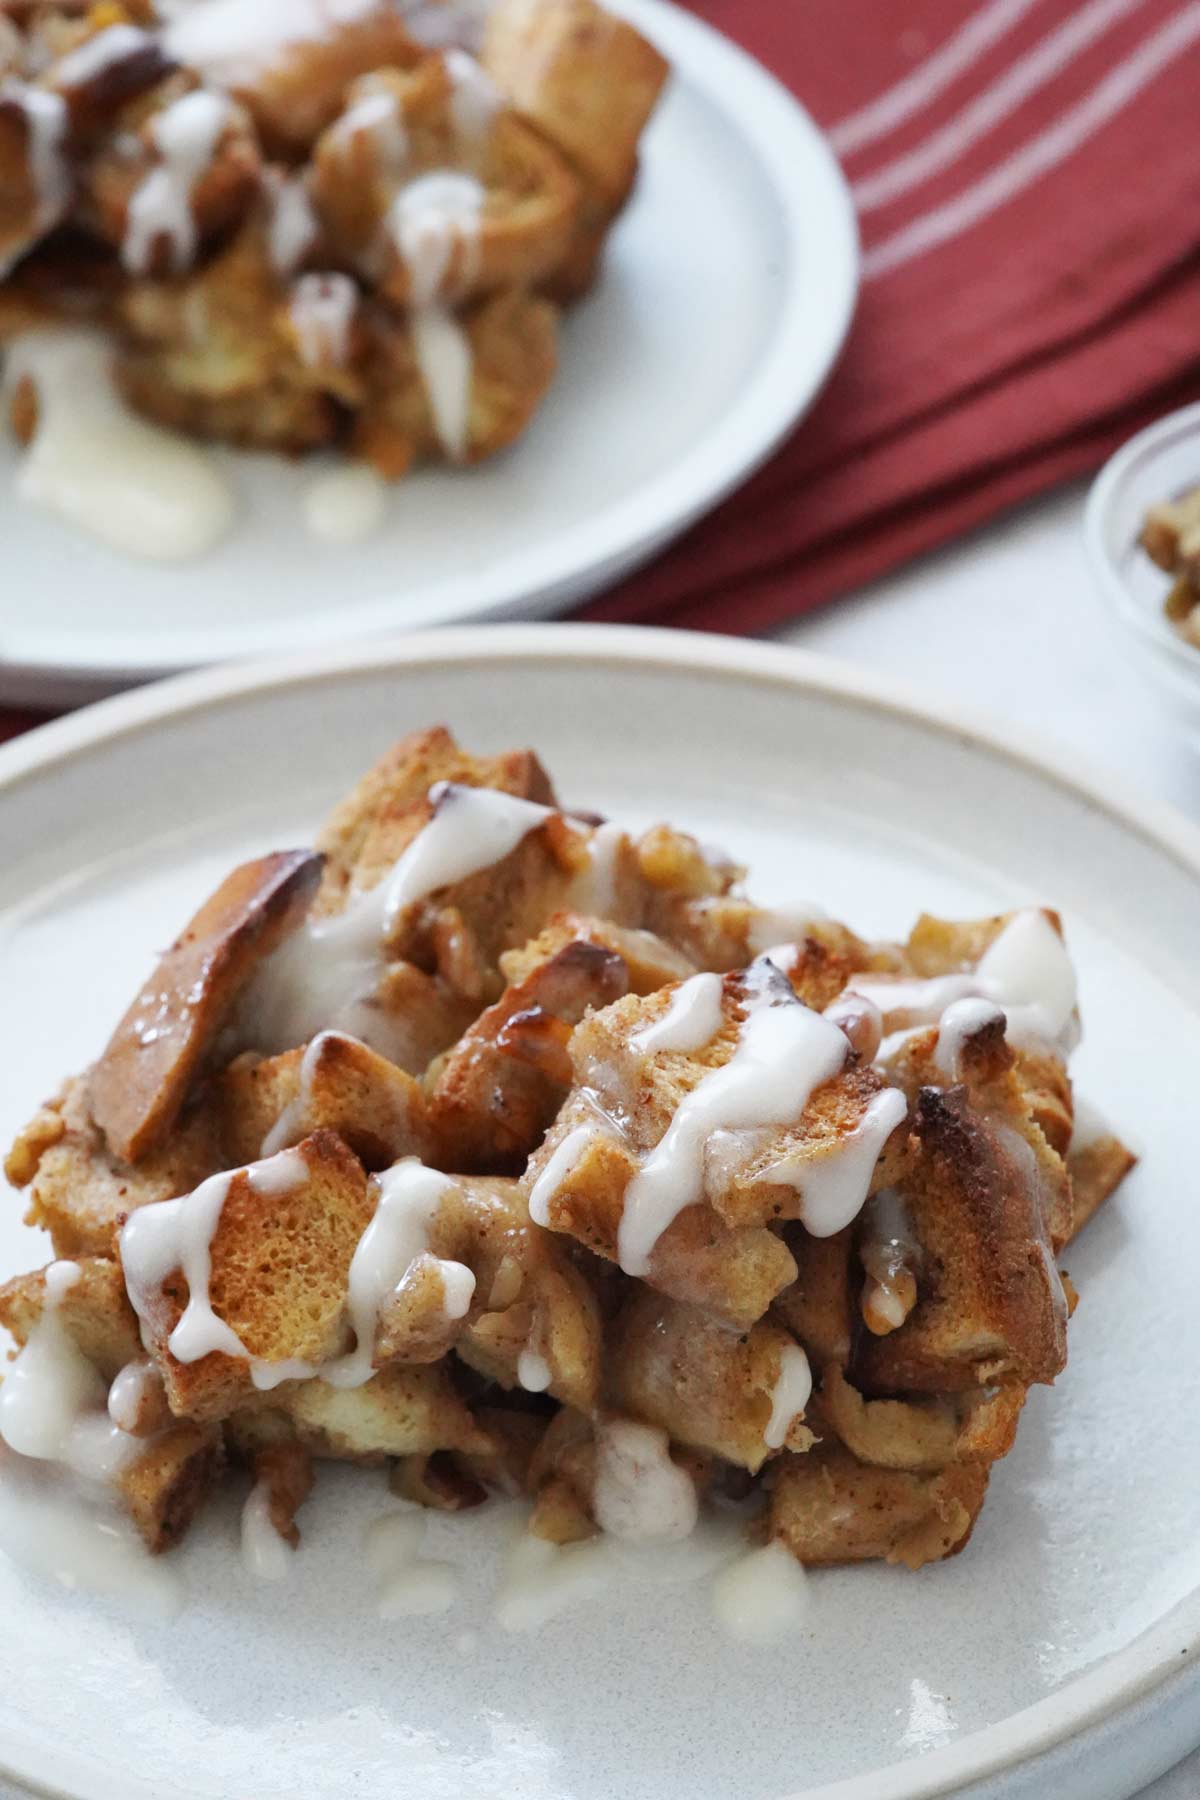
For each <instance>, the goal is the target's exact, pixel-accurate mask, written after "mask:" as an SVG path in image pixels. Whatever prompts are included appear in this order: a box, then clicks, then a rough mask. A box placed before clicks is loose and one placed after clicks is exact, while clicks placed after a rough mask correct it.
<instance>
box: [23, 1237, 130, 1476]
mask: <svg viewBox="0 0 1200 1800" xmlns="http://www.w3.org/2000/svg"><path fill="white" fill-rule="evenodd" d="M79 1278H80V1268H79V1265H78V1263H74V1262H55V1263H51V1264H50V1267H49V1268H48V1269H47V1270H46V1274H45V1277H44V1282H45V1286H44V1299H43V1306H42V1311H41V1314H40V1316H39V1318H38V1319H37V1321H36V1323H35V1324H34V1326H33V1328H32V1330H31V1331H30V1333H29V1336H28V1337H27V1338H26V1340H25V1343H24V1345H23V1346H22V1348H21V1350H20V1351H19V1352H18V1354H17V1356H16V1358H15V1360H14V1361H13V1364H12V1366H11V1368H10V1369H9V1370H8V1373H7V1374H6V1376H5V1378H4V1384H3V1387H0V1437H3V1439H4V1441H5V1443H6V1444H7V1445H8V1447H9V1448H10V1450H15V1451H17V1452H18V1454H19V1455H21V1456H27V1457H31V1458H34V1459H36V1460H37V1461H39V1462H50V1463H59V1464H61V1465H62V1466H63V1467H64V1468H66V1469H68V1470H69V1471H70V1472H71V1473H72V1474H73V1475H76V1476H79V1477H81V1478H82V1479H83V1480H85V1481H89V1482H95V1483H99V1484H110V1483H112V1482H114V1481H115V1480H116V1479H117V1477H118V1476H119V1475H120V1473H121V1471H122V1469H124V1468H125V1466H126V1464H128V1463H129V1462H131V1461H132V1460H133V1459H134V1458H135V1457H137V1456H139V1455H140V1454H141V1453H142V1451H143V1450H144V1449H145V1448H146V1444H145V1442H144V1441H143V1440H141V1439H139V1438H136V1437H132V1436H130V1435H129V1433H128V1432H125V1431H122V1430H121V1429H120V1428H119V1426H117V1425H115V1424H114V1423H113V1422H112V1420H111V1418H110V1417H109V1415H108V1411H107V1408H106V1402H107V1397H108V1390H107V1388H106V1385H105V1383H104V1380H103V1378H102V1376H101V1375H100V1372H99V1370H98V1369H97V1368H96V1366H95V1364H94V1363H92V1362H90V1361H89V1360H88V1358H87V1357H86V1356H85V1355H84V1354H83V1351H82V1350H81V1349H80V1348H79V1346H78V1344H77V1343H76V1342H75V1339H74V1338H73V1337H72V1335H71V1333H70V1332H69V1331H68V1330H67V1328H66V1326H65V1325H64V1324H63V1323H62V1321H61V1319H60V1318H59V1316H58V1311H59V1307H60V1306H61V1304H62V1301H63V1297H64V1295H66V1294H67V1293H69V1291H70V1290H71V1288H72V1287H74V1286H75V1284H76V1282H77V1281H78V1280H79Z"/></svg>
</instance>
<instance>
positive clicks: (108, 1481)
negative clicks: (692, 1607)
mask: <svg viewBox="0 0 1200 1800" xmlns="http://www.w3.org/2000/svg"><path fill="white" fill-rule="evenodd" d="M290 116H291V115H290V112H289V113H287V114H285V115H283V117H285V118H286V117H290ZM742 878H743V871H742V870H740V869H739V868H736V867H734V866H733V865H732V864H731V863H730V862H729V861H728V860H727V859H726V858H725V857H724V856H723V855H721V854H720V853H719V852H716V851H713V850H711V849H707V848H705V847H703V846H702V845H701V844H700V843H698V842H697V841H696V840H695V839H693V838H691V837H689V836H688V835H686V833H684V832H682V831H680V830H677V829H676V828H674V827H673V826H668V825H658V826H655V827H654V828H653V829H651V830H648V831H645V832H643V833H642V834H641V835H640V836H636V837H635V836H633V835H631V834H630V833H629V832H627V831H626V830H624V829H622V827H621V826H620V825H619V824H617V823H612V822H608V821H605V820H602V819H600V818H598V817H597V816H596V815H594V814H590V813H584V812H578V811H573V810H571V808H570V807H569V806H566V807H564V806H563V805H562V804H560V802H559V801H558V799H557V798H556V795H555V792H554V790H553V788H552V786H551V782H550V779H549V777H548V775H547V774H546V772H545V771H544V770H543V768H542V767H541V765H540V763H539V762H538V760H537V758H536V756H534V755H533V754H532V753H531V752H529V751H523V750H518V751H511V752H509V753H507V754H502V755H496V756H487V757H476V756H473V755H470V754H468V753H467V752H466V751H464V750H462V749H460V748H459V746H458V745H457V743H456V742H455V741H454V740H453V738H452V737H451V736H450V735H449V734H448V733H447V732H446V731H444V730H440V729H435V730H430V731H426V732H423V733H420V734H417V735H415V736H412V737H409V738H406V739H405V740H403V741H402V742H401V743H399V744H397V745H396V746H395V747H394V748H393V749H392V750H391V751H389V752H388V753H387V755H385V756H384V757H383V759H382V760H381V761H380V762H379V763H378V764H377V766H376V767H375V768H374V769H372V770H371V771H370V772H369V773H368V774H367V775H366V776H365V777H364V778H363V780H362V781H361V782H360V784H359V785H358V787H356V788H355V789H354V791H353V792H352V793H351V794H350V795H349V796H348V798H347V799H346V800H345V801H344V802H343V803H342V804H341V805H340V806H339V807H338V808H337V810H336V811H335V812H334V814H333V816H332V818H331V819H330V820H329V822H328V823H327V825H326V826H325V828H324V830H323V831H322V832H321V834H320V836H319V838H318V840H317V845H316V848H315V849H311V850H309V849H294V850H276V851H272V852H269V853H267V854H265V855H263V856H262V857H260V858H259V859H258V860H256V861H253V862H249V863H246V864H244V865H243V866H241V867H240V868H237V869H235V870H233V871H232V873H231V874H230V875H229V876H228V877H227V878H226V880H225V881H224V882H223V883H222V884H221V886H220V887H219V888H218V889H217V891H216V892H215V893H214V894H213V895H212V896H211V897H210V898H209V899H207V900H205V901H204V903H203V904H202V905H201V907H200V909H199V911H198V912H197V913H196V914H195V916H194V917H193V918H192V919H191V921H190V922H189V923H188V924H187V925H186V926H185V927H184V929H183V932H182V935H181V936H180V937H179V939H178V940H177V942H176V943H175V944H174V945H173V946H172V947H171V948H170V949H169V950H168V951H167V952H166V954H165V955H164V956H163V957H162V959H161V960H160V962H159V964H158V966H157V968H156V969H155V970H154V971H153V973H152V974H151V975H150V976H149V978H148V979H147V981H146V983H145V985H144V987H143V988H142V989H141V991H140V992H139V993H138V994H136V995H135V996H134V998H133V1000H132V1002H131V1004H130V1006H129V1009H128V1011H127V1012H126V1014H125V1016H124V1017H123V1018H122V1019H121V1020H120V1022H119V1023H118V1024H117V1026H116V1028H115V1030H114V1031H113V1034H112V1036H111V1038H110V1039H109V1041H108V1044H107V1046H106V1047H105V1048H104V1049H103V1050H102V1051H101V1052H100V1054H99V1056H98V1058H97V1060H96V1062H95V1063H94V1064H93V1065H92V1066H91V1067H90V1068H89V1069H87V1070H85V1071H84V1072H83V1073H82V1074H80V1075H77V1076H74V1077H72V1078H71V1079H69V1080H68V1081H67V1082H66V1083H65V1084H64V1086H63V1088H62V1090H61V1092H60V1093H59V1094H58V1095H57V1096H56V1097H55V1098H53V1099H52V1100H50V1101H49V1102H48V1104H47V1105H46V1106H45V1107H43V1109H42V1110H41V1111H40V1112H39V1113H38V1114H37V1115H36V1117H35V1118H33V1119H32V1120H31V1122H30V1123H29V1125H28V1126H27V1127H26V1128H25V1130H24V1131H23V1132H22V1133H21V1134H20V1136H19V1138H18V1140H17V1142H16V1143H15V1145H14V1146H13V1148H12V1150H11V1152H10V1154H9V1158H8V1164H7V1169H8V1174H9V1177H10V1179H11V1180H12V1181H13V1182H14V1183H15V1184H16V1186H18V1187H20V1188H23V1189H24V1190H25V1191H26V1193H27V1195H28V1204H29V1211H28V1217H29V1219H30V1221H31V1222H33V1223H34V1224H36V1225H38V1226H40V1227H42V1228H43V1229H44V1230H45V1231H46V1232H47V1233H48V1234H49V1238H50V1243H51V1246H52V1250H53V1260H51V1261H50V1262H49V1263H48V1265H47V1266H46V1267H45V1268H42V1269H40V1270H37V1271H35V1272H33V1273H30V1274H27V1275H22V1276H19V1277H17V1278H16V1279H15V1280H11V1281H9V1282H8V1283H6V1284H5V1285H4V1286H3V1287H2V1288H0V1321H2V1322H3V1324H4V1325H5V1326H6V1327H7V1328H8V1329H9V1331H10V1332H11V1333H12V1335H13V1337H14V1339H15V1341H16V1344H17V1346H18V1352H17V1354H16V1360H15V1361H14V1362H13V1363H12V1364H11V1366H10V1368H9V1370H8V1373H7V1375H6V1378H5V1380H4V1383H3V1388H2V1390H0V1432H2V1433H3V1436H4V1438H5V1439H6V1440H7V1443H8V1446H9V1448H10V1451H12V1452H16V1453H19V1454H20V1456H21V1457H23V1458H37V1459H40V1461H41V1464H42V1466H44V1467H48V1466H51V1465H55V1464H56V1465H59V1466H60V1468H61V1473H62V1478H63V1479H64V1480H74V1481H77V1482H80V1483H82V1484H85V1485H86V1486H87V1487H88V1490H89V1492H92V1493H95V1492H96V1491H98V1490H100V1489H102V1490H103V1491H104V1492H106V1493H107V1494H108V1495H109V1496H110V1497H111V1500H112V1502H113V1503H114V1504H115V1505H117V1506H118V1507H121V1508H124V1509H125V1511H126V1512H127V1513H128V1515H130V1516H131V1517H132V1519H133V1521H134V1522H135V1523H136V1526H137V1529H138V1531H139V1532H140V1533H141V1535H142V1537H143V1538H144V1540H145V1544H146V1545H147V1546H148V1547H149V1549H150V1550H151V1551H165V1550H169V1549H170V1548H171V1547H172V1546H173V1545H174V1544H176V1543H177V1542H178V1541H179V1539H180V1538H181V1537H182V1536H183V1534H184V1533H185V1532H186V1531H187V1529H188V1527H189V1526H190V1524H191V1522H192V1520H193V1519H194V1518H195V1517H196V1515H197V1514H198V1513H199V1511H200V1510H201V1508H202V1507H203V1506H204V1503H205V1501H206V1499H207V1498H208V1496H209V1495H210V1494H211V1493H212V1492H213V1490H214V1489H215V1488H217V1487H218V1485H219V1484H222V1483H226V1482H229V1483H233V1484H237V1483H241V1484H242V1490H241V1491H242V1493H243V1494H244V1493H245V1492H246V1491H247V1487H248V1488H249V1492H250V1498H249V1500H248V1501H246V1503H245V1507H246V1511H245V1521H246V1529H247V1531H248V1532H251V1533H255V1534H257V1536H258V1539H260V1540H261V1537H262V1534H263V1533H264V1532H265V1533H266V1534H268V1536H269V1538H270V1540H271V1541H272V1542H273V1543H274V1544H275V1545H276V1546H277V1548H278V1549H279V1550H280V1551H281V1553H282V1556H283V1558H284V1560H286V1558H287V1554H288V1553H287V1550H286V1548H285V1547H284V1546H285V1543H286V1544H292V1545H294V1544H295V1543H296V1542H297V1539H298V1534H299V1528H300V1526H299V1522H298V1515H299V1519H300V1520H302V1510H301V1509H302V1503H303V1501H304V1498H305V1496H306V1494H307V1493H308V1491H309V1488H310V1485H311V1483H312V1480H313V1469H314V1465H319V1464H320V1463H321V1462H323V1461H325V1460H328V1459H334V1460H342V1461H349V1462H354V1463H361V1464H363V1465H375V1466H376V1470H377V1472H375V1473H371V1474H368V1475H364V1477H363V1479H364V1480H370V1481H376V1482H380V1483H381V1484H382V1482H383V1481H387V1482H388V1483H390V1486H391V1488H392V1489H393V1491H394V1492H395V1493H397V1494H399V1495H401V1496H404V1497H405V1498H406V1499H407V1500H409V1501H412V1502H419V1503H420V1504H421V1505H423V1506H425V1507H433V1508H444V1509H452V1510H460V1509H466V1508H472V1507H476V1506H482V1505H484V1504H485V1502H486V1501H487V1500H488V1497H489V1496H490V1495H495V1494H503V1495H508V1496H510V1497H511V1496H522V1497H523V1498H524V1500H525V1501H526V1502H527V1524H528V1531H529V1532H530V1533H531V1534H533V1537H534V1539H535V1540H536V1539H540V1540H543V1542H549V1543H550V1544H554V1545H574V1544H576V1543H577V1542H579V1541H580V1540H584V1539H587V1538H589V1537H591V1536H593V1535H594V1534H605V1533H608V1534H613V1535H615V1536H618V1537H625V1538H637V1539H651V1540H653V1539H654V1538H673V1537H682V1536H686V1535H687V1534H688V1533H689V1532H690V1531H691V1529H692V1528H693V1526H694V1525H695V1523H696V1521H697V1518H698V1516H699V1515H700V1514H701V1513H702V1512H703V1511H704V1510H705V1509H707V1508H709V1507H710V1506H713V1505H722V1504H729V1503H731V1502H734V1501H736V1502H737V1503H738V1505H739V1508H740V1509H743V1510H744V1513H745V1517H746V1530H747V1532H748V1534H749V1536H750V1538H751V1540H752V1541H753V1542H757V1543H759V1544H762V1545H764V1546H770V1547H771V1554H773V1555H777V1556H781V1557H783V1558H784V1562H785V1564H786V1561H787V1559H786V1553H788V1552H790V1555H791V1556H792V1557H794V1558H796V1559H797V1560H798V1561H799V1562H800V1563H804V1564H825V1563H839V1562H848V1561H856V1560H861V1559H870V1558H884V1559H886V1560H887V1561H889V1562H893V1563H901V1564H905V1565H907V1566H908V1567H910V1568H913V1569H916V1568H919V1567H920V1566H921V1565H922V1564H925V1563H928V1562H930V1561H931V1560H933V1559H936V1558H940V1557H944V1556H949V1555H952V1554H955V1553H957V1552H958V1551H960V1550H962V1549H963V1547H964V1546H965V1544H966V1543H967V1540H968V1538H969V1536H970V1534H971V1531H972V1528H973V1526H974V1523H975V1521H976V1519H977V1517H978V1516H979V1511H980V1508H981V1506H982V1504H983V1499H984V1494H985V1492H986V1489H987V1485H988V1480H989V1477H990V1475H991V1472H992V1468H993V1465H994V1464H995V1463H996V1462H997V1461H998V1460H999V1459H1000V1458H1001V1457H1003V1456H1004V1454H1005V1453H1006V1451H1007V1450H1008V1449H1009V1447H1010V1445H1011V1444H1012V1442H1013V1436H1014V1433H1015V1431H1016V1428H1017V1424H1018V1421H1019V1418H1020V1414H1021V1409H1022V1406H1023V1404H1024V1401H1025V1398H1026V1395H1027V1394H1028V1392H1029V1389H1030V1387H1031V1386H1032V1385H1033V1384H1034V1383H1039V1382H1041V1383H1051V1382H1053V1381H1054V1380H1055V1378H1056V1376H1057V1375H1058V1374H1059V1372H1060V1371H1061V1370H1062V1368H1063V1366H1064V1363H1065V1361H1066V1354H1067V1329H1068V1320H1069V1317H1070V1314H1071V1312H1072V1310H1073V1308H1074V1306H1075V1303H1076V1295H1075V1291H1074V1289H1073V1287H1072V1285H1071V1283H1070V1281H1069V1279H1068V1278H1067V1277H1066V1276H1065V1275H1064V1274H1061V1273H1060V1270H1059V1267H1058V1258H1059V1256H1060V1254H1061V1253H1062V1252H1063V1251H1064V1250H1065V1249H1066V1247H1067V1246H1068V1245H1069V1244H1070V1243H1071V1240H1072V1239H1073V1238H1074V1236H1075V1234H1076V1233H1077V1232H1078V1231H1079V1230H1080V1229H1081V1228H1082V1227H1083V1226H1084V1225H1086V1223H1087V1221H1088V1219H1089V1218H1090V1216H1091V1215H1092V1213H1093V1212H1094V1211H1095V1210H1096V1208H1097V1207H1098V1206H1099V1205H1100V1204H1101V1203H1102V1202H1103V1201H1104V1200H1105V1199H1106V1197H1107V1196H1108V1195H1109V1194H1110V1193H1111V1192H1112V1191H1113V1189H1114V1188H1115V1187H1116V1186H1117V1184H1118V1183H1119V1182H1120V1180H1121V1179H1122V1177H1123V1176H1124V1174H1125V1173H1126V1171H1127V1170H1128V1168H1129V1167H1130V1165H1131V1162H1132V1158H1131V1157H1130V1155H1129V1153H1128V1152H1127V1151H1126V1150H1125V1149H1124V1148H1123V1147H1122V1145H1121V1144H1120V1143H1119V1142H1118V1141H1117V1139H1116V1138H1115V1137H1113V1136H1112V1135H1111V1134H1109V1133H1108V1131H1107V1130H1106V1129H1100V1128H1099V1127H1097V1126H1095V1125H1094V1124H1093V1125H1089V1127H1088V1128H1087V1129H1085V1130H1079V1129H1077V1128H1076V1126H1075V1107H1074V1102H1073V1096H1072V1088H1071V1081H1070V1077H1069V1075H1068V1073H1067V1060H1068V1057H1069V1054H1070V1052H1071V1050H1072V1049H1073V1047H1074V1045H1075V1043H1076V1041H1077V1038H1078V1034H1079V1016H1078V1010H1077V1004H1076V983H1075V976H1074V973H1073V970H1072V966H1071V962H1070V960H1069V957H1068V954H1067V949H1066V946H1065V943H1064V940H1063V934H1062V928H1061V924H1060V921H1059V919H1058V917H1057V915H1056V914H1055V913H1054V912H1052V911H1049V910H1045V909H1042V908H1040V907H1029V908H1024V909H1021V910H1018V911H1015V912H1010V913H1007V914H999V915H997V916H995V917H990V918H984V919H976V920H970V921H966V922H952V921H946V920H942V919H937V918H932V917H923V918H921V919H919V920H918V921H917V923H916V925H915V926H914V927H913V929H912V930H911V932H910V933H909V935H908V936H907V938H905V939H903V940H899V941H896V942H870V941H867V940H866V939H864V938H862V937H860V936H858V935H857V934H856V933H855V931H854V930H853V929H852V928H851V927H850V926H849V925H845V924H842V923H839V922H837V921H836V920H833V919H831V918H828V917H825V916H822V915H820V914H818V913H817V912H816V910H815V909H814V908H812V907H809V906H804V907H801V908H798V910H797V911H796V912H795V913H792V914H787V913H780V912H778V911H767V910H765V909H763V908H762V907H760V906H757V905H755V904H754V903H753V902H752V901H751V900H750V899H748V898H747V897H746V895H745V893H744V891H743V888H742V885H741V883H742ZM8 1460H9V1462H10V1463H11V1462H12V1461H13V1460H14V1458H13V1457H12V1456H11V1455H10V1456H9V1458H8ZM788 1566H790V1565H788Z"/></svg>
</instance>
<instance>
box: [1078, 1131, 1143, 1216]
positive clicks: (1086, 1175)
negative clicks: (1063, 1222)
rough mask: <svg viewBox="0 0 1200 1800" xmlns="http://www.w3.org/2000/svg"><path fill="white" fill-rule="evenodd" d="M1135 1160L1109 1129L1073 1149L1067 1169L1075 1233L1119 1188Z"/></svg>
mask: <svg viewBox="0 0 1200 1800" xmlns="http://www.w3.org/2000/svg"><path fill="white" fill-rule="evenodd" d="M1136 1162H1137V1157H1136V1156H1134V1154H1133V1152H1132V1151H1131V1150H1127V1149H1126V1147H1125V1145H1124V1144H1123V1143H1122V1142H1121V1140H1120V1138H1118V1137H1114V1136H1113V1134H1112V1133H1111V1132H1110V1131H1107V1130H1106V1131H1103V1132H1101V1133H1100V1135H1099V1136H1097V1137H1094V1138H1092V1139H1091V1140H1090V1141H1089V1142H1086V1143H1083V1144H1081V1145H1080V1146H1079V1148H1078V1149H1072V1150H1071V1151H1070V1153H1069V1154H1068V1156H1067V1171H1068V1173H1069V1174H1070V1177H1071V1192H1072V1195H1073V1202H1074V1203H1073V1208H1072V1216H1071V1236H1072V1237H1074V1236H1075V1235H1076V1233H1078V1232H1080V1231H1082V1230H1083V1228H1084V1226H1085V1225H1086V1224H1087V1223H1088V1220H1089V1219H1091V1218H1092V1217H1093V1216H1094V1215H1095V1214H1096V1213H1097V1212H1098V1211H1099V1209H1100V1207H1101V1206H1103V1204H1104V1202H1105V1201H1106V1200H1107V1199H1108V1197H1109V1195H1110V1194H1113V1193H1115V1192H1116V1190H1117V1188H1118V1187H1120V1185H1121V1183H1122V1182H1123V1181H1124V1179H1125V1177H1126V1175H1128V1174H1129V1171H1130V1170H1131V1169H1132V1168H1133V1167H1134V1165H1135V1164H1136Z"/></svg>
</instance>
